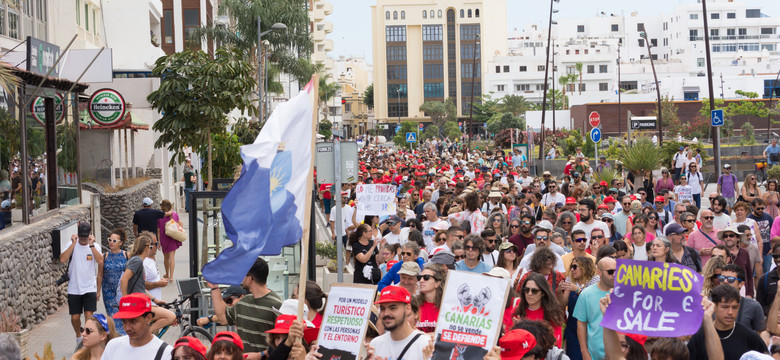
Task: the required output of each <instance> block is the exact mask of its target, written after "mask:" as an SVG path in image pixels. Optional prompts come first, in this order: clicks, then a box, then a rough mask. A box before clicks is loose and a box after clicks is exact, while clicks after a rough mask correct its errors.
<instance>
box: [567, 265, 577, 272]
mask: <svg viewBox="0 0 780 360" xmlns="http://www.w3.org/2000/svg"><path fill="white" fill-rule="evenodd" d="M578 267H579V266H577V264H571V266H570V267H569V268H570V269H571V270H572V271H574V270H577V268H578Z"/></svg>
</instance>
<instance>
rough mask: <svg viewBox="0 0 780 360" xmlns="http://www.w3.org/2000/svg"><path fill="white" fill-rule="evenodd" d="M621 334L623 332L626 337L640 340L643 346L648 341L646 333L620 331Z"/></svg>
mask: <svg viewBox="0 0 780 360" xmlns="http://www.w3.org/2000/svg"><path fill="white" fill-rule="evenodd" d="M620 334H623V335H625V336H626V337H628V338H631V340H634V341H636V342H638V343H639V344H640V345H642V346H645V342H646V341H647V336H646V335H639V334H629V333H620Z"/></svg>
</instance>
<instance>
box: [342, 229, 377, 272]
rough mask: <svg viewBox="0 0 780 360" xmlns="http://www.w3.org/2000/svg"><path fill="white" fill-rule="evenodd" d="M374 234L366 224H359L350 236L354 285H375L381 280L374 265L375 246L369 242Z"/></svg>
mask: <svg viewBox="0 0 780 360" xmlns="http://www.w3.org/2000/svg"><path fill="white" fill-rule="evenodd" d="M373 236H374V233H373V232H372V230H371V227H370V226H368V225H367V224H361V225H360V226H358V227H357V229H355V232H353V233H352V234H350V237H349V244H350V245H351V246H352V253H353V254H354V256H355V273H354V274H353V277H352V282H354V283H355V284H376V283H378V282H379V279H380V278H381V275H382V272H381V271H380V270H379V265H377V263H376V254H377V253H378V251H377V245H378V244H379V243H378V242H376V241H373V240H371V238H372V237H373Z"/></svg>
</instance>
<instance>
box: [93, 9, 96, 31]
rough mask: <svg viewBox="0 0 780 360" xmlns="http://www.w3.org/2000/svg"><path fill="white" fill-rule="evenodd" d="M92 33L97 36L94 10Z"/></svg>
mask: <svg viewBox="0 0 780 360" xmlns="http://www.w3.org/2000/svg"><path fill="white" fill-rule="evenodd" d="M92 33H93V34H97V22H95V9H92Z"/></svg>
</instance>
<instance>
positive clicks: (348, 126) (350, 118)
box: [332, 56, 375, 138]
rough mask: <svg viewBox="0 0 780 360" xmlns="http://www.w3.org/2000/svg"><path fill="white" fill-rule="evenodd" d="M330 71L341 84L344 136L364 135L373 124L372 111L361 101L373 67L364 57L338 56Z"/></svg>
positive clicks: (371, 75)
mask: <svg viewBox="0 0 780 360" xmlns="http://www.w3.org/2000/svg"><path fill="white" fill-rule="evenodd" d="M334 65H335V70H334V72H333V73H332V74H333V77H334V78H335V80H336V82H338V83H339V84H340V85H341V89H340V97H341V103H340V104H338V105H337V106H340V107H341V114H342V122H343V124H342V127H343V128H344V136H345V137H347V138H354V137H357V136H358V135H364V134H366V133H367V132H368V130H370V129H372V128H373V126H374V125H375V124H374V123H373V119H374V112H373V109H369V108H368V106H366V104H364V103H363V99H364V96H363V94H364V92H365V90H366V88H367V87H368V85H370V84H371V81H373V67H372V66H371V65H369V64H367V63H366V59H364V58H346V57H344V56H341V57H339V59H337V60H336V61H335V62H334Z"/></svg>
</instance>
